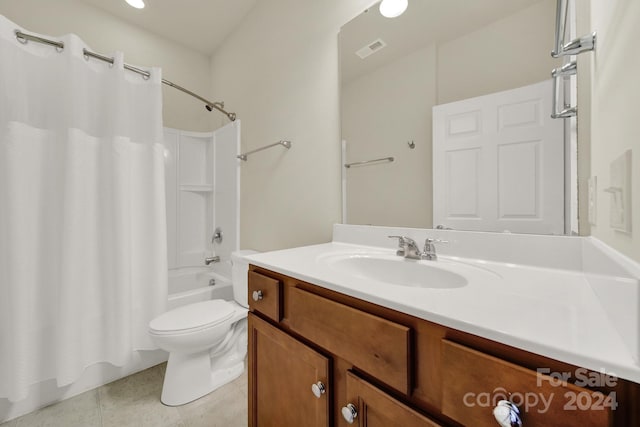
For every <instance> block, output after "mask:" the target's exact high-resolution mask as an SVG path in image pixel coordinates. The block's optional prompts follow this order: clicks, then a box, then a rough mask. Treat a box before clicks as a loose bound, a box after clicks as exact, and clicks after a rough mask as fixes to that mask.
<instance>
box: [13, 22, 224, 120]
mask: <svg viewBox="0 0 640 427" xmlns="http://www.w3.org/2000/svg"><path fill="white" fill-rule="evenodd" d="M15 34H16V39H17V40H18V41H19V42H20V43H22V44H26V43H27V42H28V41H29V40H31V41H34V42H37V43H42V44H47V45H50V46H54V47H55V48H56V49H57V50H60V51H62V50H63V49H64V43H63V42H59V41H55V40H49V39H45V38H42V37H38V36H35V35H33V34H27V33H23V32H22V31H20V30H16V31H15ZM82 54H83V55H84V57H85V58H86V59H89V57H91V58H95V59H99V60H100V61H104V62H108V63H109V64H113V62H114V60H113V58H109V57H108V56H104V55H100V54H99V53H95V52H91V51H90V50H87V49H82ZM124 68H125V69H126V70H129V71H133V72H134V73H138V74H140V75H142V77H143V78H144V79H148V78H149V77H150V76H151V74H150V73H149V72H148V71H145V70H142V69H140V68H137V67H134V66H132V65H129V64H124ZM162 83H164V84H166V85H167V86H171V87H173V88H175V89H178V90H179V91H182V92H184V93H186V94H187V95H191V96H193V97H194V98H196V99H199V100H200V101H202V102H204V104H205V108H206V109H207V110H209V111H213V109H214V108H215V109H216V110H218V111H220V112H221V113H222V114H224V115H226V116H227V117H228V118H229V120H231V121H232V122H233V121H235V120H236V113H229V112H227V111H226V110H225V109H224V102H211V101H209V100H207V99H205V98H203V97H201V96H200V95H198V94H195V93H193V92H191V91H190V90H189V89H185V88H183V87H182V86H180V85H177V84H175V83H173V82H171V81H169V80H167V79H162Z"/></svg>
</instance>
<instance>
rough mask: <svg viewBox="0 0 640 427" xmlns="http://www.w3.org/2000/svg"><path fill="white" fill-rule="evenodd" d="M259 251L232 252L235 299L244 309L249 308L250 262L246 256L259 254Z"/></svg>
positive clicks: (232, 277)
mask: <svg viewBox="0 0 640 427" xmlns="http://www.w3.org/2000/svg"><path fill="white" fill-rule="evenodd" d="M257 253H258V252H257V251H252V250H250V249H245V250H241V251H236V252H231V264H232V267H231V281H232V283H233V299H234V300H236V302H237V303H238V304H240V305H241V306H243V307H249V301H248V296H247V293H248V289H249V285H248V277H247V276H248V271H249V262H248V261H247V260H246V259H245V257H246V256H248V255H252V254H257Z"/></svg>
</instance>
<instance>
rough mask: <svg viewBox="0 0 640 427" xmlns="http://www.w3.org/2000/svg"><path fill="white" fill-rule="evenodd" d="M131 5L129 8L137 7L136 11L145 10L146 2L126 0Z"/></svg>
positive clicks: (142, 0)
mask: <svg viewBox="0 0 640 427" xmlns="http://www.w3.org/2000/svg"><path fill="white" fill-rule="evenodd" d="M126 2H127V3H129V6H131V7H135V8H136V9H143V8H144V0H126Z"/></svg>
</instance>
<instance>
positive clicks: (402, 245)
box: [389, 236, 422, 259]
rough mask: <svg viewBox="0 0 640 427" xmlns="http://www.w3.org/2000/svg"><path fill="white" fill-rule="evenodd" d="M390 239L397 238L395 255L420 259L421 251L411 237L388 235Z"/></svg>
mask: <svg viewBox="0 0 640 427" xmlns="http://www.w3.org/2000/svg"><path fill="white" fill-rule="evenodd" d="M389 238H390V239H398V250H397V251H396V255H398V256H403V257H405V258H408V259H421V256H422V252H420V248H418V244H417V243H416V241H415V240H413V239H412V238H411V237H407V236H389Z"/></svg>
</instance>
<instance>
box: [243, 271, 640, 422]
mask: <svg viewBox="0 0 640 427" xmlns="http://www.w3.org/2000/svg"><path fill="white" fill-rule="evenodd" d="M265 286H266V287H267V290H268V292H265V289H263V288H264V287H265ZM249 289H250V291H249V302H250V311H251V312H250V314H249V426H250V427H268V426H278V427H293V426H302V425H304V426H313V427H316V426H335V427H348V426H360V427H378V426H381V427H394V426H408V427H413V426H416V427H436V426H449V427H458V426H473V427H485V426H486V427H489V426H497V425H498V423H497V422H496V421H495V419H494V417H493V413H492V411H493V407H494V404H495V403H497V402H493V401H492V400H495V399H497V398H498V397H500V392H501V390H504V393H505V395H506V394H509V393H513V396H515V395H522V396H526V395H527V394H529V395H530V396H533V394H536V395H538V397H541V396H542V397H544V398H545V399H547V400H548V399H549V396H550V395H551V396H553V399H554V400H553V401H552V402H551V404H549V405H548V406H537V407H533V408H529V410H527V411H524V410H523V411H522V413H521V418H522V422H523V426H525V427H543V426H544V427H556V426H557V427H560V426H562V427H565V426H571V427H573V426H575V427H578V426H580V427H623V426H624V427H630V426H640V391H639V390H640V386H639V385H638V384H635V383H632V382H629V381H623V380H617V381H616V382H615V384H613V385H606V386H602V387H589V388H582V387H578V386H576V385H574V384H572V383H571V382H568V383H563V384H558V383H557V381H554V379H553V378H550V377H548V376H544V375H541V374H539V373H537V372H536V368H537V367H544V368H547V369H548V370H549V371H550V372H551V373H565V372H576V370H577V369H579V368H578V367H576V366H573V365H568V364H566V363H562V362H558V361H556V360H552V359H548V358H545V357H543V356H540V355H536V354H532V353H528V352H525V351H523V350H519V349H515V348H513V347H509V346H506V345H504V344H500V343H497V342H494V341H490V340H487V339H484V338H481V337H477V336H474V335H469V334H467V333H464V332H461V331H457V330H452V329H449V328H446V327H443V326H440V325H437V324H434V323H431V322H428V321H425V320H422V319H418V318H415V317H413V316H409V315H407V314H404V313H400V312H397V311H394V310H391V309H388V308H385V307H381V306H378V305H375V304H372V303H369V302H366V301H362V300H359V299H356V298H352V297H349V296H346V295H344V294H340V293H337V292H334V291H331V290H328V289H326V288H323V287H319V286H315V285H313V284H311V283H306V282H303V281H300V280H297V279H293V278H291V277H288V276H285V275H282V274H279V273H275V272H272V271H269V270H266V269H263V268H260V267H256V266H253V265H251V266H250V273H249ZM259 291H262V293H261V295H263V297H264V296H265V295H267V294H269V295H270V296H271V297H270V300H268V301H266V302H267V304H265V301H264V298H263V299H259V298H256V299H255V300H254V299H253V298H252V296H253V295H254V293H255V292H259ZM256 295H257V294H256ZM276 305H277V307H276ZM581 372H585V373H586V372H588V371H586V370H583V371H581ZM318 383H320V384H321V386H319V385H318ZM312 386H313V389H312ZM319 389H322V390H323V391H324V393H320V392H319V391H318V390H319ZM496 390H497V391H498V393H497V394H496V393H495V392H496ZM469 393H471V394H469ZM482 393H485V394H486V393H490V394H491V393H493V394H492V395H491V396H490V399H489V400H490V401H491V402H490V403H491V404H490V405H487V404H486V402H485V400H483V399H485V398H486V396H485V395H482ZM611 393H614V394H613V395H612V394H611ZM316 394H317V395H318V396H319V397H316ZM572 396H577V399H576V400H575V402H572V401H571V400H570V399H571V398H572ZM609 396H614V397H615V402H611V400H607V399H606V398H607V397H609ZM567 399H569V400H567ZM607 402H609V403H614V404H617V408H616V409H615V410H613V408H612V407H611V406H612V405H608V404H607ZM599 403H604V405H596V404H599ZM572 404H573V405H572ZM586 404H589V405H591V406H590V407H589V408H585V407H584V406H585V405H586ZM567 405H568V406H567ZM594 405H595V406H594ZM613 406H615V405H613ZM574 407H575V410H572V409H573V408H574ZM591 407H595V408H596V409H594V410H590V408H591ZM567 408H568V409H567ZM343 410H344V411H345V413H346V414H345V415H347V416H348V415H349V413H352V411H355V412H356V413H357V415H356V416H355V418H354V419H353V423H352V424H349V423H348V422H347V421H346V420H345V418H344V417H343Z"/></svg>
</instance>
